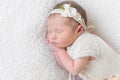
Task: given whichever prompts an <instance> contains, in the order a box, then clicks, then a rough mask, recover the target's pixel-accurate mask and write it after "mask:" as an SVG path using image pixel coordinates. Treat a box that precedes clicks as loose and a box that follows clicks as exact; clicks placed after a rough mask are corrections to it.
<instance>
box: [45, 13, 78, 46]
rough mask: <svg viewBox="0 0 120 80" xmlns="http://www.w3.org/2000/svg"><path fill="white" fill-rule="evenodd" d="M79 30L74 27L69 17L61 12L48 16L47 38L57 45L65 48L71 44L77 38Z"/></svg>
mask: <svg viewBox="0 0 120 80" xmlns="http://www.w3.org/2000/svg"><path fill="white" fill-rule="evenodd" d="M77 36H78V31H77V30H76V29H73V28H72V24H71V22H70V20H69V18H65V17H61V16H60V15H59V14H55V15H51V16H50V17H49V18H48V29H47V40H48V41H49V43H53V44H55V45H56V46H57V47H62V48H65V47H67V46H69V45H71V44H72V43H73V42H74V41H75V40H76V38H77Z"/></svg>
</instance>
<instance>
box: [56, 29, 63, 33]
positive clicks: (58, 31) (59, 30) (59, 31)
mask: <svg viewBox="0 0 120 80" xmlns="http://www.w3.org/2000/svg"><path fill="white" fill-rule="evenodd" d="M55 32H56V33H62V32H63V30H62V29H56V30H55Z"/></svg>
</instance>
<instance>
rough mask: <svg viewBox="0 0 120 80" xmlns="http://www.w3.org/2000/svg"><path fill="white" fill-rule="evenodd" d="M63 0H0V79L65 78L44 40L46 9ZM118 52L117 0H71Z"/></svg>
mask: <svg viewBox="0 0 120 80" xmlns="http://www.w3.org/2000/svg"><path fill="white" fill-rule="evenodd" d="M60 1H63V0H0V80H67V79H68V73H67V72H65V71H64V70H62V69H61V68H60V67H59V66H58V65H57V63H56V61H55V59H54V56H53V54H52V51H51V50H50V49H49V47H48V46H47V45H46V43H45V27H46V17H47V14H48V12H49V11H50V10H51V9H52V8H53V6H54V5H55V4H57V3H58V2H60ZM74 1H76V2H78V3H79V4H80V5H82V6H83V7H84V8H85V9H86V12H87V15H88V20H89V22H90V23H92V24H94V25H95V26H96V33H97V34H99V35H100V36H101V37H102V38H103V39H104V40H105V41H106V42H108V44H109V45H111V46H112V47H113V48H114V49H115V50H116V51H117V52H118V53H120V49H119V48H120V16H119V14H120V8H119V7H120V5H119V4H120V0H109V1H107V0H94V1H93V0H74Z"/></svg>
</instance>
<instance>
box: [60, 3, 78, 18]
mask: <svg viewBox="0 0 120 80" xmlns="http://www.w3.org/2000/svg"><path fill="white" fill-rule="evenodd" d="M63 7H64V10H63V12H62V13H61V16H63V17H75V16H76V14H77V10H76V9H75V8H73V7H70V4H64V5H63Z"/></svg>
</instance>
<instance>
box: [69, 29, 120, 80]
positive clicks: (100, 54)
mask: <svg viewBox="0 0 120 80" xmlns="http://www.w3.org/2000/svg"><path fill="white" fill-rule="evenodd" d="M67 53H68V54H69V55H70V57H71V58H73V59H74V60H76V59H78V58H81V57H86V56H90V57H93V58H95V59H93V60H90V62H89V64H88V65H87V66H86V67H85V69H84V70H83V71H82V72H81V73H80V74H78V75H79V76H80V77H81V78H82V79H83V80H104V79H106V78H109V77H111V76H112V75H115V74H117V73H119V72H120V62H118V61H120V55H118V54H117V53H116V52H115V51H114V50H113V49H112V48H111V47H109V46H108V45H107V44H106V43H105V42H104V41H103V40H102V39H101V38H99V37H98V36H96V35H94V34H91V33H89V32H87V31H85V32H83V33H82V34H81V35H80V36H79V37H78V39H76V41H75V42H74V43H73V44H72V45H71V46H69V47H68V48H67ZM119 77H120V76H119Z"/></svg>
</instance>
